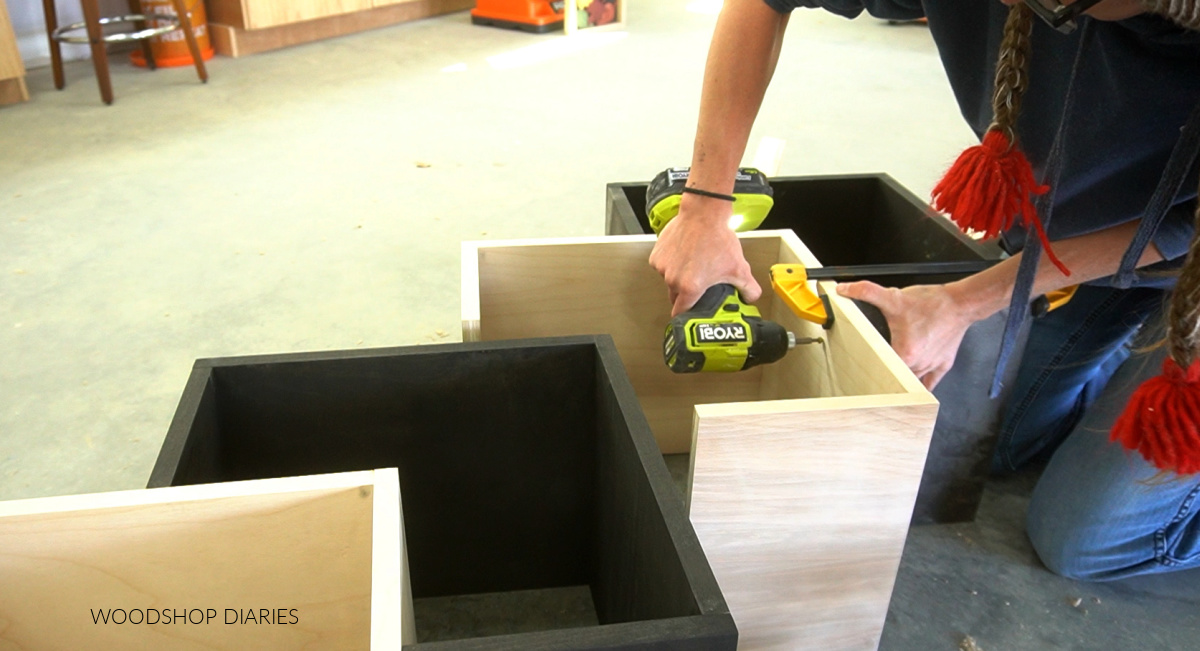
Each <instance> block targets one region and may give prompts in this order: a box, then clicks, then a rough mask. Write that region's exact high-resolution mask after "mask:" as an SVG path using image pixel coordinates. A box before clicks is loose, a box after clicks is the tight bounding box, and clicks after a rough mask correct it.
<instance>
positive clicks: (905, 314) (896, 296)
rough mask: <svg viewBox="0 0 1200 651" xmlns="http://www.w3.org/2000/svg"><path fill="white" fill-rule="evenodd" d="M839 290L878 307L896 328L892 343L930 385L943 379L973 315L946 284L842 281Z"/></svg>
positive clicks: (846, 295) (918, 375)
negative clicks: (898, 286)
mask: <svg viewBox="0 0 1200 651" xmlns="http://www.w3.org/2000/svg"><path fill="white" fill-rule="evenodd" d="M837 292H838V294H841V295H842V296H845V297H847V298H853V299H856V300H860V301H865V302H867V303H870V304H871V305H874V306H875V307H877V308H879V310H880V311H881V312H883V315H884V316H885V317H887V322H888V328H889V329H891V331H892V348H893V349H894V350H895V351H896V353H897V354H898V355H900V359H902V360H904V363H905V364H907V365H908V368H909V369H911V370H912V372H913V374H915V375H916V376H917V377H918V378H919V379H920V380H921V384H924V385H925V388H927V389H929V390H930V391H932V390H933V388H934V387H936V386H937V385H938V382H941V381H942V378H943V377H945V376H946V373H947V372H949V371H950V367H951V366H953V365H954V358H955V356H956V355H957V354H958V345H959V344H960V343H962V339H963V335H965V334H966V332H967V328H968V327H970V325H971V324H972V323H973V322H974V320H973V319H972V318H971V317H970V316H968V315H967V313H966V311H965V310H964V309H962V306H961V305H959V303H958V302H957V301H956V300H955V299H954V296H953V294H952V293H951V292H949V291H947V289H946V286H945V285H914V286H912V287H906V288H904V289H896V288H894V287H893V288H887V287H880V286H879V285H876V284H875V283H872V282H869V281H865V280H864V281H859V282H856V283H845V284H839V285H838V286H837Z"/></svg>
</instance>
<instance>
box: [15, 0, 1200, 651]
mask: <svg viewBox="0 0 1200 651" xmlns="http://www.w3.org/2000/svg"><path fill="white" fill-rule="evenodd" d="M714 8H715V5H714V3H713V2H712V1H711V0H695V1H693V2H689V1H688V0H659V1H657V2H652V3H651V2H646V3H637V2H634V3H631V7H630V16H629V29H628V32H616V33H605V34H595V35H585V36H581V37H578V38H576V39H574V40H568V39H565V38H563V37H561V36H557V35H545V36H532V35H527V34H523V33H518V32H510V31H504V30H499V29H492V28H484V27H476V26H472V25H471V24H470V21H469V18H468V16H467V14H466V13H458V14H453V15H449V16H444V17H440V18H435V19H430V20H424V21H419V22H415V23H411V24H407V25H401V26H396V27H393V28H388V29H382V30H377V31H373V32H369V33H365V34H360V35H355V36H351V37H345V38H341V39H335V40H330V41H326V42H322V43H316V44H312V45H306V46H301V47H295V48H291V49H288V50H283V51H278V52H273V53H265V54H260V55H255V56H252V57H247V58H243V59H237V60H233V59H227V58H217V59H214V60H213V61H211V62H210V64H209V70H210V73H211V81H210V82H209V83H208V84H207V85H201V84H199V83H198V82H197V80H196V78H195V75H194V72H193V71H191V70H188V69H172V70H159V71H156V72H147V71H144V70H141V69H135V68H133V67H131V66H129V65H128V64H127V63H125V62H124V60H123V59H118V60H116V61H115V63H114V69H113V74H114V79H113V84H114V88H115V92H116V97H117V100H116V103H115V104H114V105H113V106H111V107H106V106H104V105H102V104H101V103H100V100H99V95H98V93H97V90H96V85H95V80H94V77H93V75H92V72H91V69H90V64H88V63H86V62H82V63H75V64H71V65H69V66H68V69H67V78H68V84H69V85H68V86H67V88H66V89H65V90H64V91H62V92H56V91H55V90H54V88H53V84H52V81H51V77H50V72H49V70H48V69H46V68H38V69H33V70H31V71H30V75H29V78H28V81H29V85H30V90H31V93H32V94H33V100H32V101H31V102H29V103H27V104H24V105H19V106H14V107H8V108H3V109H0V315H2V318H3V320H2V321H0V351H3V355H4V364H3V368H2V369H0V500H7V499H17V498H24V497H35V496H45V495H59V494H70V493H83V492H95V491H108V490H120V489H132V488H138V487H141V486H144V485H145V482H146V479H147V477H148V476H149V473H150V469H151V467H152V465H153V463H154V460H155V457H156V456H157V453H158V449H159V446H160V445H161V443H162V438H163V436H164V434H165V432H166V429H167V425H168V424H169V422H170V420H171V417H172V415H173V413H174V409H175V405H176V403H177V401H178V399H179V395H180V391H181V390H182V387H183V385H184V382H185V380H186V379H187V376H188V372H189V370H190V367H191V364H192V361H193V360H194V359H196V358H200V357H212V356H224V355H240V354H254V353H270V352H289V351H303V350H325V349H341V348H357V347H374V346H393V345H407V344H424V343H433V342H440V341H454V340H458V339H459V338H460V337H459V302H458V291H459V242H460V241H462V240H470V239H507V238H525V237H549V236H573V235H598V234H601V233H603V228H604V207H603V201H604V199H603V197H604V185H605V183H607V182H612V181H645V180H648V179H649V178H650V177H651V176H653V175H654V174H655V173H656V172H658V171H659V170H661V169H662V168H664V167H667V166H671V165H683V164H687V163H688V162H689V160H690V153H691V140H692V135H693V129H694V126H695V117H696V107H697V100H698V94H699V85H700V77H701V73H702V70H703V61H704V54H705V51H706V49H707V45H708V37H709V34H710V32H711V28H712V24H713V21H714V15H713V10H714ZM764 136H772V137H778V138H784V139H786V140H787V148H786V151H785V154H784V157H783V160H782V165H781V168H780V173H781V174H787V175H791V174H820V173H845V172H874V171H885V172H888V173H890V174H891V175H892V176H894V177H896V178H897V179H898V180H900V181H901V182H902V183H904V184H905V185H907V186H908V187H909V188H911V189H912V190H914V191H915V192H916V193H917V194H918V195H925V194H927V193H928V190H929V188H931V187H932V185H933V183H934V182H935V181H936V177H937V176H938V174H939V173H940V172H941V171H942V169H943V168H944V166H945V165H946V164H948V162H949V161H950V160H952V159H953V157H954V155H955V154H956V153H957V152H958V151H959V150H960V149H961V148H962V147H963V146H964V145H965V144H967V143H968V142H969V141H970V140H971V134H970V133H969V131H968V130H967V129H966V127H965V126H964V125H963V124H962V122H961V120H960V119H959V118H958V113H957V109H956V107H955V105H954V103H953V101H952V99H951V96H950V93H949V89H948V86H947V84H946V82H945V80H944V77H943V75H942V72H941V69H940V66H939V64H938V60H937V57H936V54H935V52H934V49H933V46H932V43H931V42H930V39H929V36H928V34H927V33H926V31H925V30H924V29H923V28H920V27H916V26H889V25H887V24H885V23H882V22H879V21H873V20H870V19H861V20H857V21H846V20H843V19H840V18H837V17H835V16H831V15H827V14H823V13H819V12H798V13H797V15H796V16H795V17H794V19H793V21H792V26H791V28H790V30H789V36H788V42H787V45H786V46H785V48H784V54H783V58H782V60H781V61H780V64H779V68H778V71H777V73H776V84H775V86H774V87H773V88H772V89H771V92H770V93H769V95H768V98H767V101H766V104H765V105H764V107H763V109H762V112H761V115H760V118H759V120H758V122H757V124H756V127H755V131H754V133H753V134H752V138H751V147H750V150H751V152H750V153H748V155H747V161H749V159H750V157H751V154H752V152H753V149H754V147H755V144H756V143H757V142H758V141H759V139H760V138H762V137H764ZM581 295H586V288H581ZM664 298H665V297H664ZM1011 509H1014V510H1010V511H1004V510H1003V509H1002V511H1003V514H1005V515H1003V516H1002V517H999V521H1001V522H1002V523H1004V525H1005V526H1003V527H999V529H1002V530H1003V531H1004V532H1005V533H1004V535H1006V536H1009V537H1010V538H1012V539H1013V540H1023V534H1022V533H1021V532H1020V519H1019V517H1016V516H1011V513H1016V512H1017V511H1019V510H1020V504H1019V501H1018V503H1016V504H1013V505H1011ZM1006 518H1007V519H1006ZM972 526H977V525H972ZM927 531H934V532H937V531H941V530H940V529H937V528H930V529H928V530H927ZM989 531H991V529H985V530H984V531H982V532H981V533H980V534H979V535H981V536H988V535H991V534H990V533H989ZM914 535H915V536H917V537H918V538H920V540H923V541H924V542H920V541H918V542H914V540H916V539H915V538H913V537H910V541H909V552H908V553H907V554H906V557H905V566H904V569H903V571H902V573H901V577H900V580H899V582H898V585H897V592H896V595H897V597H896V601H894V602H893V608H892V610H893V613H892V616H890V617H889V623H888V630H887V631H885V635H884V644H883V648H885V649H938V648H947V649H950V648H955V647H956V646H957V644H958V643H959V641H960V639H961V634H968V633H970V632H971V630H982V629H985V628H987V627H988V626H991V625H990V624H987V622H991V621H1006V622H1007V621H1013V622H1015V624H1014V626H1015V625H1016V624H1019V625H1020V627H1022V628H1027V629H1030V630H1034V631H1040V632H1041V633H1042V634H1039V635H1033V636H1029V637H1027V638H1020V637H1013V636H1011V635H1009V634H1008V633H1009V632H1010V631H1009V629H1007V628H1004V627H1003V626H1001V627H998V628H996V627H993V628H989V629H987V630H989V631H991V632H990V633H988V635H992V637H988V635H983V634H980V635H979V637H980V644H981V646H982V647H983V648H984V649H987V650H989V651H990V650H992V649H1041V648H1051V647H1055V646H1059V647H1061V648H1080V649H1084V648H1125V647H1124V646H1123V645H1122V646H1119V647H1113V646H1111V644H1110V642H1111V641H1112V640H1114V639H1126V638H1121V637H1112V636H1110V635H1109V632H1110V628H1106V626H1107V625H1108V624H1106V622H1109V620H1110V619H1112V620H1113V621H1116V622H1118V623H1119V626H1121V627H1124V628H1122V629H1121V630H1134V631H1136V630H1137V627H1136V621H1131V620H1128V619H1124V620H1122V613H1123V612H1126V611H1124V610H1119V609H1117V608H1115V607H1113V608H1112V610H1111V611H1110V612H1111V614H1112V617H1111V618H1101V617H1097V616H1093V617H1092V618H1091V619H1090V620H1087V622H1088V625H1087V626H1079V625H1077V624H1070V625H1072V626H1075V628H1071V629H1069V630H1070V631H1071V632H1072V633H1071V634H1072V635H1076V632H1077V633H1078V635H1077V638H1078V639H1079V640H1083V641H1082V642H1078V643H1075V642H1072V643H1071V644H1062V645H1059V644H1057V643H1054V641H1055V640H1059V639H1060V638H1059V637H1056V635H1057V633H1054V631H1061V630H1064V629H1063V628H1062V627H1063V626H1066V625H1068V624H1064V623H1063V622H1067V619H1064V618H1071V617H1077V616H1078V613H1077V612H1075V611H1074V609H1072V610H1071V611H1066V612H1058V611H1056V610H1053V609H1049V608H1048V609H1047V613H1042V612H1041V611H1035V610H1032V609H1031V610H1028V611H1020V612H1021V613H1022V614H1020V615H1012V614H1007V615H1005V617H1007V618H1008V619H1005V620H996V619H995V618H993V617H992V614H993V613H995V612H997V610H998V609H999V606H998V605H997V604H995V603H987V604H977V603H974V602H972V601H971V600H969V599H967V598H966V597H965V596H961V595H958V594H957V593H952V592H943V593H939V594H944V595H948V596H946V597H945V598H942V599H941V600H937V601H934V600H930V598H929V595H928V594H927V592H928V591H923V590H925V588H926V587H929V586H931V585H932V584H930V583H929V581H930V580H931V579H930V576H931V575H932V574H935V573H938V572H941V573H943V574H945V573H949V574H950V576H949V577H947V578H946V581H947V582H962V581H966V580H967V579H966V578H964V577H966V572H967V569H969V568H970V567H972V566H975V565H976V561H977V558H976V556H974V555H973V554H971V553H968V552H964V551H963V550H962V546H961V545H959V544H958V543H957V541H956V539H955V537H953V534H950V536H949V537H948V536H944V535H942V534H939V533H935V534H927V533H922V532H916V533H915V534H914ZM997 535H999V534H997ZM1014 544H1016V543H1014ZM914 554H915V555H914ZM939 559H942V560H944V562H939ZM989 562H992V563H993V565H988V566H987V567H1000V568H1009V569H1012V568H1016V569H1015V570H1013V572H1007V573H1006V572H1005V571H998V572H997V573H996V574H995V576H993V577H992V578H994V579H995V580H996V581H1001V582H1003V581H1004V580H1005V576H1008V575H1010V574H1013V573H1014V572H1015V573H1016V574H1020V575H1021V576H1027V575H1031V576H1035V577H1036V579H1037V580H1033V581H1025V582H1023V583H1022V582H1020V581H1018V582H1015V583H1011V584H1006V585H1008V586H1009V587H1008V588H1005V589H1008V590H1018V591H1022V590H1023V591H1034V592H1037V591H1039V590H1041V591H1046V590H1050V591H1055V590H1056V591H1057V592H1047V593H1046V594H1044V595H1042V596H1039V597H1038V599H1042V600H1047V601H1046V603H1047V604H1049V603H1052V602H1054V600H1056V599H1059V598H1060V596H1061V598H1062V599H1065V598H1066V597H1067V596H1069V595H1070V594H1074V592H1078V593H1079V594H1080V595H1085V596H1091V595H1092V594H1099V593H1098V592H1094V591H1087V589H1085V588H1083V587H1079V588H1072V589H1071V590H1066V589H1064V588H1061V587H1060V585H1061V584H1059V583H1053V584H1052V585H1053V586H1054V587H1052V588H1047V587H1046V586H1047V585H1048V583H1047V581H1059V580H1058V579H1056V578H1055V577H1052V576H1050V575H1049V574H1048V573H1046V572H1045V570H1042V569H1041V568H1040V566H1038V565H1037V563H1036V561H1035V560H1033V559H1032V558H1030V557H1029V556H1028V554H1024V555H1021V554H1016V555H1009V556H1005V555H1003V554H1002V555H1000V556H999V557H998V558H995V559H993V560H992V561H989ZM938 568H941V569H940V570H939V569H938ZM958 570H962V573H960V574H955V573H956V572H958ZM1039 573H1040V574H1039ZM1195 576H1196V575H1195V573H1192V574H1191V577H1192V579H1191V580H1188V582H1187V584H1186V585H1185V586H1184V587H1178V586H1181V585H1184V584H1183V583H1182V582H1181V581H1180V580H1176V581H1175V582H1174V583H1171V581H1170V580H1169V579H1168V580H1166V583H1167V584H1168V585H1172V586H1176V587H1171V588H1169V589H1166V590H1165V595H1166V596H1161V597H1159V596H1155V595H1156V594H1157V593H1154V592H1149V593H1144V592H1138V591H1136V590H1133V591H1129V590H1126V591H1125V592H1124V593H1121V594H1128V595H1132V596H1131V597H1130V602H1129V603H1131V604H1142V605H1141V606H1140V607H1139V608H1140V609H1135V610H1134V612H1135V613H1144V612H1151V611H1154V612H1159V613H1160V614H1161V613H1163V612H1167V613H1179V614H1180V616H1179V617H1175V618H1174V619H1170V618H1167V619H1163V618H1155V619H1154V623H1155V625H1156V626H1158V627H1160V628H1166V629H1168V633H1167V634H1166V637H1162V636H1157V637H1153V638H1148V639H1150V640H1154V641H1160V642H1162V644H1157V643H1151V644H1150V645H1149V646H1147V648H1180V649H1182V648H1191V647H1185V646H1177V645H1176V642H1177V641H1179V640H1186V639H1189V635H1191V634H1192V633H1193V632H1195V631H1196V630H1197V629H1198V628H1200V627H1197V626H1196V620H1195V617H1196V615H1195V614H1196V613H1197V612H1200V611H1197V609H1196V606H1197V604H1198V603H1200V599H1198V598H1197V596H1196V591H1195V590H1194V589H1190V588H1188V587H1187V586H1191V585H1194V584H1195V583H1196V581H1195V580H1194V577H1195ZM1047 577H1048V578H1047ZM1068 583H1069V582H1068ZM936 587H937V586H933V588H936ZM933 588H930V589H933ZM1064 591H1065V592H1067V593H1068V594H1065V595H1060V594H1059V593H1061V592H1064ZM1001 592H1002V591H1001ZM1118 592H1120V590H1119V589H1118ZM1108 595H1109V593H1108V592H1106V593H1105V596H1106V598H1105V601H1104V603H1105V604H1106V606H1105V607H1106V608H1108V607H1109V606H1108V604H1110V603H1112V602H1111V601H1110V599H1119V596H1118V597H1111V598H1110V597H1108ZM1147 600H1149V601H1147ZM1156 600H1158V601H1156ZM1010 601H1011V599H1010ZM1039 603H1040V602H1039ZM934 604H936V608H933V605H934ZM1158 606H1161V608H1160V609H1158V610H1157V611H1155V608H1156V607H1158ZM1164 609H1165V610H1164ZM1059 610H1062V609H1059ZM1101 611H1102V609H1101V608H1100V607H1099V606H1098V607H1097V608H1095V609H1092V612H1094V613H1098V612H1101ZM1014 617H1015V618H1016V619H1015V620H1014V619H1013V618H1014ZM1102 620H1103V621H1102ZM1072 621H1074V620H1072ZM957 622H974V626H976V627H977V628H971V626H968V625H967V624H959V623H957ZM1114 626H1115V625H1114ZM968 629H969V630H968ZM1112 630H1115V629H1112ZM1047 631H1049V632H1047ZM1172 631H1174V633H1172ZM1176 633H1177V635H1176ZM956 636H957V637H956ZM1063 639H1066V638H1063ZM1070 639H1071V640H1076V638H1070ZM1190 639H1197V638H1195V637H1191V638H1190Z"/></svg>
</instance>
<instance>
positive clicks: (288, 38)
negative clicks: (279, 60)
mask: <svg viewBox="0 0 1200 651" xmlns="http://www.w3.org/2000/svg"><path fill="white" fill-rule="evenodd" d="M474 4H475V2H474V0H411V1H407V2H400V3H397V4H388V5H384V6H381V7H376V8H374V9H368V10H366V11H355V12H351V13H346V14H338V15H336V16H328V17H325V18H316V19H314V20H306V21H303V22H298V23H290V24H287V25H277V26H274V27H265V28H262V29H242V28H240V27H238V26H234V25H224V24H220V23H210V24H209V25H210V28H211V31H212V34H213V46H214V47H215V48H216V50H217V52H218V53H220V54H223V55H226V56H231V57H240V56H246V55H249V54H256V53H258V52H267V51H270V50H278V49H280V48H285V47H290V46H292V45H301V44H304V43H311V42H313V41H319V40H322V39H327V38H335V37H338V36H344V35H347V34H354V33H357V32H362V31H366V30H370V29H377V28H380V27H387V26H389V25H395V24H398V23H403V22H408V21H412V20H418V19H420V18H428V17H430V16H438V15H441V14H447V13H451V12H455V11H461V10H464V9H469V8H471V7H472V6H474Z"/></svg>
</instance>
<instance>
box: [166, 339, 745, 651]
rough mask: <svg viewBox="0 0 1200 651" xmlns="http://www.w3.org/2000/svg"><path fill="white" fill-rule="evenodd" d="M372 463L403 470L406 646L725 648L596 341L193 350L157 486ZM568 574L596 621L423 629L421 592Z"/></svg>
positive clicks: (428, 594) (496, 586) (628, 405)
mask: <svg viewBox="0 0 1200 651" xmlns="http://www.w3.org/2000/svg"><path fill="white" fill-rule="evenodd" d="M374 465H386V466H395V467H397V468H398V469H399V482H400V493H401V495H402V496H403V499H404V530H405V540H406V550H407V557H408V561H409V564H410V568H411V579H412V581H411V585H412V593H413V598H414V600H415V613H414V620H415V625H416V628H417V638H418V639H417V641H416V642H415V643H411V644H406V646H405V649H409V650H410V651H420V650H422V649H430V650H437V649H446V650H460V649H479V648H487V649H513V650H516V649H521V650H539V649H540V650H551V649H561V650H585V649H613V650H615V649H674V648H679V649H684V648H686V649H697V650H700V651H732V649H734V647H735V645H736V640H737V631H736V628H735V627H734V624H733V621H732V618H731V617H730V615H729V612H728V609H727V608H726V606H725V602H724V600H723V598H722V597H721V594H720V591H719V589H718V588H717V585H716V581H715V579H714V578H713V574H712V570H711V568H710V567H709V566H708V562H707V560H706V559H705V557H704V553H703V551H702V550H701V548H700V545H699V543H698V542H697V540H696V535H695V532H694V530H693V529H692V527H691V525H690V524H689V522H688V520H687V517H686V514H685V513H684V510H683V505H682V504H681V503H680V502H679V500H678V497H677V493H676V492H675V489H674V486H673V485H672V484H671V480H670V476H669V474H668V472H667V468H666V465H665V464H664V463H663V460H662V457H661V456H660V455H659V454H658V450H657V447H656V446H655V444H654V440H653V438H652V436H651V434H650V429H649V426H648V425H647V424H646V421H645V419H644V417H643V416H642V414H641V411H640V409H639V408H638V405H637V401H636V399H635V397H634V395H633V390H632V388H631V387H630V386H629V381H628V379H627V378H626V377H625V372H624V370H623V368H622V367H621V363H620V359H619V358H618V356H617V354H616V350H615V348H614V346H613V344H612V342H611V340H610V339H608V338H607V337H594V336H592V337H571V338H556V339H537V340H530V341H521V342H491V343H486V344H484V343H474V344H444V345H431V346H414V347H408V348H392V349H377V350H359V351H334V352H328V353H311V354H288V355H268V356H260V357H241V358H227V359H210V360H199V361H198V362H196V365H195V368H194V370H193V372H192V376H191V378H190V380H189V382H188V385H187V388H186V389H185V391H184V395H183V397H182V399H181V400H180V405H179V409H178V411H177V413H176V417H175V420H174V422H173V423H172V425H171V429H170V431H169V432H168V434H167V438H166V441H165V442H164V444H163V449H162V452H161V454H160V457H159V460H158V463H157V465H156V466H155V469H154V473H153V475H152V477H151V480H150V485H151V486H162V485H168V484H174V485H179V484H192V483H196V482H214V481H230V480H239V479H249V478H261V477H276V476H287V475H293V474H304V473H312V472H329V471H344V470H353V469H356V468H360V467H364V466H366V467H369V466H374ZM564 588H580V589H581V590H582V591H583V593H584V594H585V595H588V596H590V600H588V601H587V603H588V604H590V605H589V606H588V608H590V610H591V612H590V613H589V615H590V622H591V623H590V625H583V624H580V622H579V621H578V620H575V621H570V622H565V621H550V622H548V623H546V625H545V627H544V628H540V629H536V630H529V627H528V626H527V625H526V624H525V623H524V621H523V620H524V618H525V617H526V616H527V615H528V613H516V614H515V616H514V621H513V622H512V625H511V626H509V627H508V629H507V630H506V632H503V634H496V635H492V633H494V632H495V631H492V632H489V633H488V634H486V635H480V636H477V637H471V636H468V637H467V638H465V639H448V638H447V637H443V636H441V635H440V633H438V632H437V631H434V632H432V633H430V634H428V635H426V634H425V627H423V625H422V612H424V608H425V606H426V605H427V604H429V603H430V601H431V600H437V599H448V598H455V597H462V596H469V595H494V594H496V593H516V592H518V591H531V590H550V589H564ZM458 603H460V604H464V603H467V602H465V601H462V602H458ZM464 607H469V604H467V605H466V606H464ZM486 616H487V613H480V614H479V617H481V618H482V617H486ZM566 626H576V628H570V629H569V630H566V628H565V627H566ZM578 626H582V627H578Z"/></svg>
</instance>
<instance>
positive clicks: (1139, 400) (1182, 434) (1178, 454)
mask: <svg viewBox="0 0 1200 651" xmlns="http://www.w3.org/2000/svg"><path fill="white" fill-rule="evenodd" d="M1111 440H1113V441H1120V442H1121V445H1124V446H1125V447H1126V448H1127V449H1130V450H1137V451H1138V452H1140V453H1141V454H1142V456H1143V457H1145V458H1146V461H1149V462H1150V463H1152V464H1154V465H1155V467H1157V468H1159V469H1160V470H1166V471H1172V472H1175V473H1177V474H1180V475H1190V474H1192V473H1195V472H1200V359H1197V360H1196V361H1195V362H1192V365H1191V367H1189V368H1188V370H1187V372H1186V373H1184V371H1183V369H1181V368H1179V365H1178V364H1176V363H1175V360H1173V359H1171V358H1170V357H1168V358H1167V360H1166V361H1165V362H1163V374H1162V375H1160V376H1158V377H1154V378H1151V379H1149V380H1147V381H1145V382H1143V383H1142V386H1140V387H1138V389H1137V391H1135V392H1134V393H1133V396H1132V397H1131V398H1130V399H1129V404H1128V405H1126V407H1125V412H1124V413H1122V414H1121V417H1120V418H1118V419H1117V422H1116V424H1115V425H1113V429H1112V436H1111Z"/></svg>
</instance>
